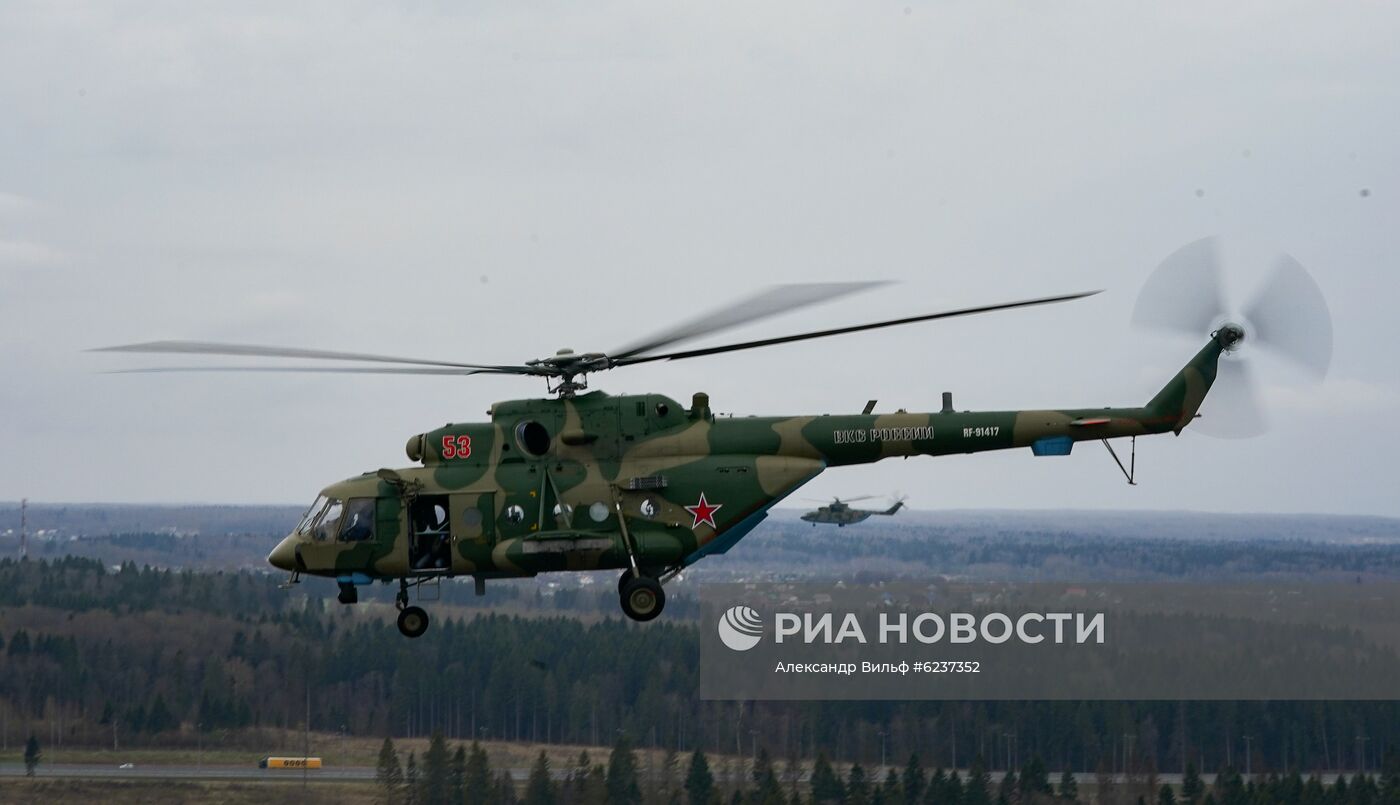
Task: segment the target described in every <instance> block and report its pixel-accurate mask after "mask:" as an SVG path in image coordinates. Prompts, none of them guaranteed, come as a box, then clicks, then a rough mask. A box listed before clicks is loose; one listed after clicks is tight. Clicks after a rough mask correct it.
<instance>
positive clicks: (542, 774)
mask: <svg viewBox="0 0 1400 805" xmlns="http://www.w3.org/2000/svg"><path fill="white" fill-rule="evenodd" d="M525 805H554V779H553V778H552V777H550V776H549V758H548V757H546V756H545V754H544V750H543V749H541V750H540V754H539V756H538V757H536V758H535V765H534V766H532V767H531V768H530V782H529V784H528V785H527V786H526V787H525Z"/></svg>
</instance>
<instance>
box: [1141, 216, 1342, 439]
mask: <svg viewBox="0 0 1400 805" xmlns="http://www.w3.org/2000/svg"><path fill="white" fill-rule="evenodd" d="M1132 320H1133V324H1134V325H1136V326H1139V327H1143V328H1148V329H1153V330H1158V331H1163V332H1168V333H1173V334H1178V335H1189V336H1191V337H1192V338H1193V339H1195V338H1199V337H1200V336H1202V335H1206V334H1209V335H1211V336H1212V337H1215V338H1217V339H1218V340H1220V342H1221V344H1222V346H1224V349H1225V355H1223V356H1222V358H1221V360H1220V362H1219V367H1218V371H1217V375H1216V379H1215V384H1214V385H1213V386H1212V387H1211V388H1212V393H1211V395H1210V397H1209V398H1208V399H1207V400H1206V401H1205V403H1204V404H1203V405H1202V416H1201V418H1200V421H1199V422H1198V423H1196V424H1195V425H1194V427H1195V428H1197V429H1199V430H1200V431H1201V432H1202V433H1206V434H1209V435H1212V436H1218V437H1223V438H1248V437H1251V436H1258V435H1260V434H1262V433H1263V432H1264V431H1265V430H1266V429H1267V420H1266V417H1265V414H1264V410H1263V406H1262V405H1261V403H1260V396H1259V389H1258V386H1257V384H1256V381H1255V380H1254V377H1253V370H1252V369H1251V367H1250V361H1249V360H1248V358H1249V357H1250V353H1251V351H1252V350H1253V349H1254V348H1255V347H1256V346H1258V347H1262V348H1263V349H1264V350H1266V351H1268V352H1271V353H1273V354H1275V355H1277V356H1279V357H1281V358H1284V359H1285V360H1287V361H1289V362H1291V363H1292V364H1294V365H1295V366H1298V367H1299V368H1301V369H1302V370H1303V371H1304V372H1306V373H1307V375H1308V376H1310V377H1311V378H1313V379H1314V380H1315V381H1318V382H1320V381H1321V380H1322V378H1323V377H1325V376H1326V374H1327V367H1328V365H1329V364H1330V363H1331V361H1332V317H1331V314H1330V313H1328V310H1327V302H1326V300H1325V299H1324V298H1323V296H1322V291H1321V290H1320V289H1319V288H1318V286H1317V283H1316V282H1315V281H1314V280H1313V278H1312V277H1311V276H1310V275H1309V274H1308V272H1307V269H1305V268H1303V266H1302V264H1300V263H1299V262H1298V261H1297V260H1295V259H1293V258H1292V257H1290V256H1288V255H1280V256H1279V257H1278V258H1277V259H1276V260H1275V262H1274V266H1273V269H1272V270H1271V271H1270V273H1269V276H1268V278H1267V279H1266V280H1265V281H1264V284H1263V285H1262V286H1261V287H1260V288H1259V290H1258V291H1256V292H1255V293H1254V296H1253V297H1252V299H1251V300H1250V301H1249V302H1248V303H1247V304H1246V305H1244V306H1243V307H1242V308H1235V307H1232V306H1231V305H1230V304H1229V302H1228V301H1227V298H1226V295H1225V292H1224V289H1223V286H1222V271H1221V261H1220V254H1219V242H1218V240H1217V239H1216V238H1213V237H1211V238H1204V239H1202V240H1198V241H1196V242H1194V243H1189V244H1187V245H1186V246H1183V247H1182V248H1180V249H1178V250H1177V251H1176V252H1174V253H1173V254H1172V255H1171V256H1169V257H1167V259H1166V260H1163V261H1162V263H1161V265H1159V266H1158V267H1157V268H1156V270H1154V271H1153V272H1152V274H1151V276H1149V277H1148V278H1147V282H1146V283H1145V284H1144V285H1143V288H1142V291H1141V292H1140V293H1139V295H1138V300H1137V304H1136V306H1135V307H1134V309H1133V319H1132Z"/></svg>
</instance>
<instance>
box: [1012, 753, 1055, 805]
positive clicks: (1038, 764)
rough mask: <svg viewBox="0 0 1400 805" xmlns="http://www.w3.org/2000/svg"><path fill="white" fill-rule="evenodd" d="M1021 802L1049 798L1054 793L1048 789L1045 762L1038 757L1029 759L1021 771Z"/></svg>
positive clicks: (1048, 777)
mask: <svg viewBox="0 0 1400 805" xmlns="http://www.w3.org/2000/svg"><path fill="white" fill-rule="evenodd" d="M1020 790H1021V801H1022V802H1026V801H1029V800H1032V799H1035V798H1037V797H1049V796H1050V795H1051V794H1053V793H1054V790H1053V789H1051V788H1050V776H1049V772H1047V771H1046V770H1045V761H1043V760H1041V759H1040V756H1039V755H1036V756H1034V757H1032V758H1031V762H1030V763H1027V764H1026V765H1025V767H1024V768H1022V769H1021V788H1020Z"/></svg>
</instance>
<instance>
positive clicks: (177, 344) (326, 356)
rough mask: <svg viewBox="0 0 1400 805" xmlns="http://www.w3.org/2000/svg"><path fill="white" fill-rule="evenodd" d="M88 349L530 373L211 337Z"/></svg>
mask: <svg viewBox="0 0 1400 805" xmlns="http://www.w3.org/2000/svg"><path fill="white" fill-rule="evenodd" d="M88 351H89V352H140V353H146V354H177V355H236V356H239V357H245V358H246V357H254V358H312V359H319V360H331V361H363V362H366V363H407V364H413V365H415V366H450V367H453V368H456V369H491V370H495V371H500V372H519V373H521V374H533V372H530V371H529V368H528V367H524V366H492V365H489V364H488V365H482V364H476V363H456V362H453V361H433V360H425V359H422V358H396V357H393V356H389V355H370V354H366V353H363V352H332V351H330V350H324V349H300V348H297V347H265V346H257V345H253V344H223V343H218V342H214V341H147V342H145V343H142V344H123V345H121V346H116V347H100V348H98V349H90V350H88Z"/></svg>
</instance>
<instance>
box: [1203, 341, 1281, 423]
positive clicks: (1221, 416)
mask: <svg viewBox="0 0 1400 805" xmlns="http://www.w3.org/2000/svg"><path fill="white" fill-rule="evenodd" d="M1191 429H1192V430H1194V431H1196V432H1198V433H1204V434H1205V435H1207V436H1215V437H1217V438H1221V439H1248V438H1251V437H1254V436H1260V435H1263V434H1264V432H1266V431H1267V430H1268V429H1269V420H1268V417H1267V416H1266V415H1265V414H1264V406H1263V405H1262V404H1260V402H1259V387H1258V386H1257V385H1256V384H1255V382H1254V376H1253V374H1252V372H1251V371H1250V369H1249V364H1248V363H1247V362H1246V361H1244V360H1240V359H1238V358H1234V357H1230V356H1222V357H1221V359H1220V363H1219V364H1218V365H1217V369H1216V375H1215V382H1214V383H1213V384H1211V387H1210V393H1209V394H1207V395H1206V399H1205V402H1203V403H1201V417H1200V419H1197V420H1195V421H1194V422H1192V423H1191Z"/></svg>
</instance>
